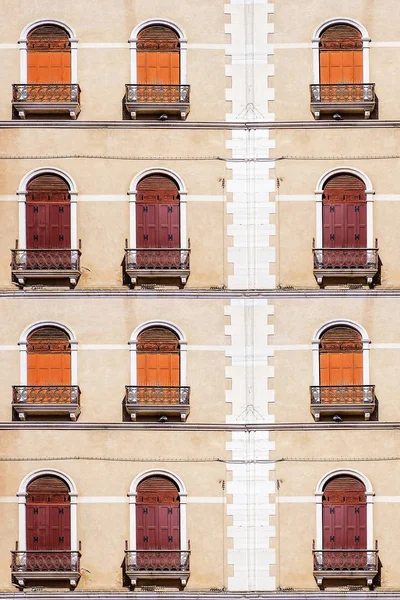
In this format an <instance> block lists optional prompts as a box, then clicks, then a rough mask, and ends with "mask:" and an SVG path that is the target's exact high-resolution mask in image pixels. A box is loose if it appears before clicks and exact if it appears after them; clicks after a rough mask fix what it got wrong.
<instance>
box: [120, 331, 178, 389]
mask: <svg viewBox="0 0 400 600" xmlns="http://www.w3.org/2000/svg"><path fill="white" fill-rule="evenodd" d="M150 327H165V328H166V329H170V330H171V331H173V332H174V333H175V334H176V335H177V336H178V338H179V353H180V369H179V377H180V382H179V386H180V387H185V386H186V385H187V384H186V381H187V380H186V365H187V341H186V338H185V336H184V334H183V332H182V330H181V329H179V327H177V326H176V325H174V324H173V323H170V322H169V321H147V322H146V323H142V324H141V325H139V327H136V329H135V330H134V331H133V332H132V335H131V338H130V340H129V350H130V355H131V386H134V387H136V386H137V345H138V338H139V335H140V334H141V333H142V331H145V330H146V329H149V328H150Z"/></svg>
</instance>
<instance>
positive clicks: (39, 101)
mask: <svg viewBox="0 0 400 600" xmlns="http://www.w3.org/2000/svg"><path fill="white" fill-rule="evenodd" d="M80 94H81V90H80V87H79V85H78V84H77V83H73V84H66V83H32V84H17V83H16V84H13V96H12V105H13V108H14V109H15V111H16V112H17V114H18V116H19V117H20V119H26V117H27V115H39V116H40V115H66V116H68V117H70V118H71V119H76V118H77V117H78V115H79V113H80V112H81V107H80Z"/></svg>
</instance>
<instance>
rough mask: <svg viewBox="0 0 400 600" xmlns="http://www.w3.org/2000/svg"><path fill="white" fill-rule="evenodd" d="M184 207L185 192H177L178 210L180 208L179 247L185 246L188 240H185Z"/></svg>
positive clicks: (185, 203) (185, 204)
mask: <svg viewBox="0 0 400 600" xmlns="http://www.w3.org/2000/svg"><path fill="white" fill-rule="evenodd" d="M186 207H187V192H179V210H180V218H181V234H180V235H181V239H180V242H179V243H180V247H181V248H187V247H188V240H187V231H186V213H187V211H186Z"/></svg>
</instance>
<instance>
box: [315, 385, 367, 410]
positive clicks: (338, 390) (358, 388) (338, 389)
mask: <svg viewBox="0 0 400 600" xmlns="http://www.w3.org/2000/svg"><path fill="white" fill-rule="evenodd" d="M310 391H311V403H312V404H316V405H320V404H336V405H341V404H364V403H369V404H374V403H375V386H374V385H323V386H317V385H314V386H311V388H310Z"/></svg>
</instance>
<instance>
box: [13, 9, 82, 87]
mask: <svg viewBox="0 0 400 600" xmlns="http://www.w3.org/2000/svg"><path fill="white" fill-rule="evenodd" d="M18 43H19V48H20V83H21V84H29V83H70V84H77V83H78V69H77V66H78V62H77V44H78V40H77V38H76V35H75V32H74V31H73V29H72V28H71V27H70V26H69V25H67V24H66V23H63V22H61V21H57V20H54V19H43V20H39V21H34V22H32V23H30V24H29V25H27V26H26V27H25V28H24V29H23V31H22V32H21V35H20V38H19V40H18ZM39 54H40V55H41V56H39ZM50 54H51V55H52V58H51V57H50ZM43 78H44V79H46V81H44V80H43ZM37 79H39V80H37ZM54 79H55V80H54ZM59 80H60V81H59Z"/></svg>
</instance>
